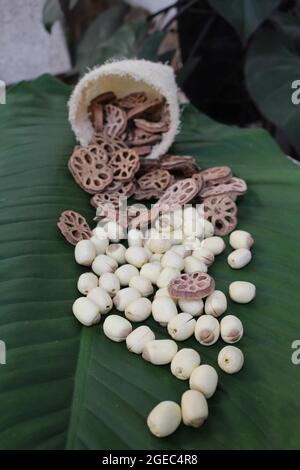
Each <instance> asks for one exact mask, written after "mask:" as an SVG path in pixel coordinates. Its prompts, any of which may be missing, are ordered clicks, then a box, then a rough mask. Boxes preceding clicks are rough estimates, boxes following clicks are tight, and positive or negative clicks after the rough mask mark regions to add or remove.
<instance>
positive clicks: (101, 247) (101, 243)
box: [90, 235, 109, 255]
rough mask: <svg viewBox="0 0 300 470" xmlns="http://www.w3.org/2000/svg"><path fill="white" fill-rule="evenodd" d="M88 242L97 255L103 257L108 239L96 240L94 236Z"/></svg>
mask: <svg viewBox="0 0 300 470" xmlns="http://www.w3.org/2000/svg"><path fill="white" fill-rule="evenodd" d="M90 241H91V242H92V243H93V245H94V247H95V248H96V254H97V255H104V254H105V252H106V248H107V247H108V245H109V240H108V238H104V237H102V238H98V237H97V236H96V235H93V236H92V237H91V238H90Z"/></svg>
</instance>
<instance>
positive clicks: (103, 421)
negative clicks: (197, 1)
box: [0, 76, 300, 450]
mask: <svg viewBox="0 0 300 470" xmlns="http://www.w3.org/2000/svg"><path fill="white" fill-rule="evenodd" d="M70 92H71V89H70V88H69V87H68V86H66V85H64V84H62V83H60V82H59V81H57V80H56V79H54V78H51V77H49V76H44V77H42V78H40V79H38V80H37V81H35V82H32V83H22V84H19V85H17V86H16V87H15V88H13V89H12V90H11V91H10V92H9V94H8V99H7V104H6V105H3V106H2V107H1V114H0V132H1V141H0V171H1V176H2V178H1V187H0V218H1V231H0V270H1V280H2V282H1V284H0V302H1V308H0V339H1V340H3V341H5V342H6V345H7V364H6V365H0V398H1V399H0V416H1V420H0V447H1V448H3V449H8V448H9V449H17V448H27V449H28V448H30V449H64V448H69V449H74V448H75V449H127V448H131V449H154V450H163V449H174V450H175V449H176V450H179V449H232V448H234V449H245V448H258V449H279V448H280V449H281V448H284V449H295V448H299V441H300V423H299V414H300V404H299V400H298V394H297V391H298V390H299V386H300V375H299V366H298V367H297V366H296V365H293V364H292V362H291V354H292V352H293V350H292V349H291V344H292V342H293V341H294V340H295V339H299V331H300V318H299V315H298V314H297V307H298V305H299V304H300V293H299V286H298V284H299V276H300V268H299V266H300V241H299V230H300V220H299V217H298V216H297V214H298V211H299V205H300V192H299V185H300V172H299V168H297V167H295V166H294V165H293V164H292V163H291V162H290V161H288V160H287V159H286V158H285V156H284V155H283V154H282V153H281V151H280V150H279V148H278V146H277V145H276V144H275V143H274V141H273V140H272V139H271V138H270V136H269V135H268V134H267V133H266V132H264V131H262V130H259V129H256V130H247V129H246V130H242V129H238V128H234V127H227V126H225V125H221V124H218V123H216V122H214V121H212V120H210V119H209V118H207V117H205V116H204V115H202V114H200V113H199V112H198V111H196V110H195V109H193V108H192V107H191V106H187V107H186V108H185V110H184V113H183V117H182V121H183V126H182V131H181V133H180V134H179V135H178V136H177V139H176V144H175V145H174V147H173V149H172V151H173V152H176V153H178V154H183V155H186V154H191V155H194V156H196V157H197V159H198V161H199V164H200V165H201V166H202V167H203V168H206V167H208V166H212V165H224V164H228V165H230V166H231V167H232V169H233V171H234V173H235V174H237V175H238V176H240V177H242V178H245V179H246V180H247V182H248V184H249V191H248V193H247V195H246V196H245V197H243V198H241V200H240V201H239V217H240V219H239V221H240V222H239V227H240V228H243V229H245V230H249V231H251V232H252V234H253V235H254V237H255V242H256V243H255V246H254V248H253V254H254V259H253V261H252V262H251V264H249V265H248V266H247V267H246V268H244V269H243V270H241V271H234V270H231V269H230V268H229V267H228V265H227V264H226V257H227V255H228V253H229V252H230V248H229V247H228V248H227V250H226V252H225V253H224V254H222V255H220V256H219V257H218V258H217V260H216V263H215V264H214V265H213V267H212V269H211V274H212V275H213V276H214V277H215V279H216V283H217V287H218V288H219V289H221V290H224V291H225V292H227V289H228V285H229V283H230V282H231V281H233V280H238V279H240V280H250V281H252V282H254V283H255V284H256V286H257V298H256V299H255V301H254V302H253V303H251V304H249V305H242V304H240V305H238V304H234V303H232V302H229V307H228V313H231V314H236V315H238V316H239V317H240V318H241V319H242V321H243V323H244V328H245V336H244V338H243V339H242V341H241V342H240V343H239V346H240V347H241V348H242V350H243V351H244V354H245V366H244V368H243V370H242V371H241V372H240V373H239V374H237V375H234V376H229V375H226V374H225V373H223V372H222V371H220V370H219V369H217V370H218V373H219V378H220V384H219V387H218V390H217V392H216V394H215V395H214V396H213V397H212V398H211V399H210V400H209V411H210V416H209V419H208V421H207V423H206V424H205V425H204V426H203V427H202V428H200V429H192V428H187V427H184V426H183V425H182V426H181V427H180V429H179V430H178V431H177V432H176V433H175V434H174V435H172V436H170V437H169V438H166V439H157V438H155V437H153V436H152V435H150V433H149V432H148V430H147V427H146V416H147V414H148V413H149V411H150V410H151V408H152V407H153V406H154V405H155V404H157V403H158V402H159V401H161V400H166V399H171V400H172V399H173V400H176V401H177V402H179V401H180V397H181V394H182V392H183V391H184V390H186V389H187V387H188V384H187V383H183V382H181V381H179V380H177V379H176V378H175V377H173V376H172V375H171V373H170V370H169V367H168V366H162V367H159V366H152V365H151V364H149V363H147V362H145V361H143V360H142V358H141V357H139V356H136V355H134V354H130V353H129V352H128V351H127V350H126V347H125V345H124V343H123V344H122V343H114V342H111V341H109V340H108V339H107V338H106V337H104V335H103V332H102V324H100V325H97V326H95V327H91V328H87V327H82V326H81V325H79V324H78V322H77V321H76V320H75V319H74V317H73V315H72V312H71V306H72V302H73V301H74V299H75V298H76V297H77V296H78V292H77V290H76V282H77V278H78V275H79V273H81V272H83V271H85V269H83V268H81V267H79V266H78V265H76V264H75V262H74V258H73V248H72V247H71V246H70V245H68V244H67V243H66V242H65V241H64V240H63V238H62V237H61V236H60V234H59V233H58V230H57V228H56V221H57V218H58V216H59V214H60V213H61V211H63V210H65V209H74V210H77V211H79V212H81V213H82V214H83V215H84V216H86V217H87V219H88V221H89V222H91V221H92V217H93V215H94V210H92V208H91V206H90V205H89V196H88V195H87V194H85V193H84V192H83V191H81V190H80V188H79V187H77V186H76V184H75V183H74V181H73V179H72V177H71V176H70V174H69V172H68V169H67V161H68V157H69V155H70V152H71V151H72V148H73V146H74V144H75V142H74V138H73V135H72V133H71V130H70V126H69V124H68V121H67V107H66V103H67V100H68V98H69V96H70ZM147 323H148V324H149V325H150V326H151V327H153V329H154V331H155V333H156V335H157V337H158V338H166V337H167V335H166V332H165V330H164V329H163V328H162V327H160V326H159V325H154V322H153V321H147ZM223 345H224V343H223V342H222V341H221V340H220V341H219V342H218V343H216V344H215V345H213V346H212V347H209V348H205V347H202V346H200V345H199V344H198V343H196V342H195V341H194V340H193V339H190V340H188V341H186V342H185V343H184V344H180V345H179V346H180V347H193V348H196V349H197V350H198V351H199V352H200V354H201V358H202V363H209V364H212V365H213V366H215V367H217V354H218V351H219V350H220V348H221V347H222V346H223Z"/></svg>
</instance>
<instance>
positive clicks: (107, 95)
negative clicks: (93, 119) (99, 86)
mask: <svg viewBox="0 0 300 470" xmlns="http://www.w3.org/2000/svg"><path fill="white" fill-rule="evenodd" d="M115 99H116V95H115V94H114V92H113V91H106V92H104V93H101V94H100V95H98V96H96V97H95V98H93V99H92V100H91V102H90V106H95V105H96V106H97V105H99V104H101V105H104V104H108V103H111V102H112V101H114V100H115Z"/></svg>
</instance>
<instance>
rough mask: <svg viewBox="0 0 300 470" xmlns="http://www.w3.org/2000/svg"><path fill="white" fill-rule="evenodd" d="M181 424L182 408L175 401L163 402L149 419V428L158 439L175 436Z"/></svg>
mask: <svg viewBox="0 0 300 470" xmlns="http://www.w3.org/2000/svg"><path fill="white" fill-rule="evenodd" d="M180 423H181V410H180V406H179V405H177V403H175V402H174V401H162V402H161V403H159V404H158V405H156V406H155V408H153V410H152V411H151V413H150V414H149V416H148V418H147V425H148V428H149V430H150V432H151V433H152V434H154V436H156V437H166V436H169V435H170V434H173V432H175V431H176V429H177V428H178V426H179V425H180Z"/></svg>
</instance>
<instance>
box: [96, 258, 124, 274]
mask: <svg viewBox="0 0 300 470" xmlns="http://www.w3.org/2000/svg"><path fill="white" fill-rule="evenodd" d="M117 267H118V263H117V262H116V261H115V260H114V259H112V258H111V257H110V256H107V255H98V256H96V258H95V259H94V261H93V264H92V270H93V271H94V272H95V273H96V274H98V276H101V274H103V273H113V272H114V271H115V270H116V269H117Z"/></svg>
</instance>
